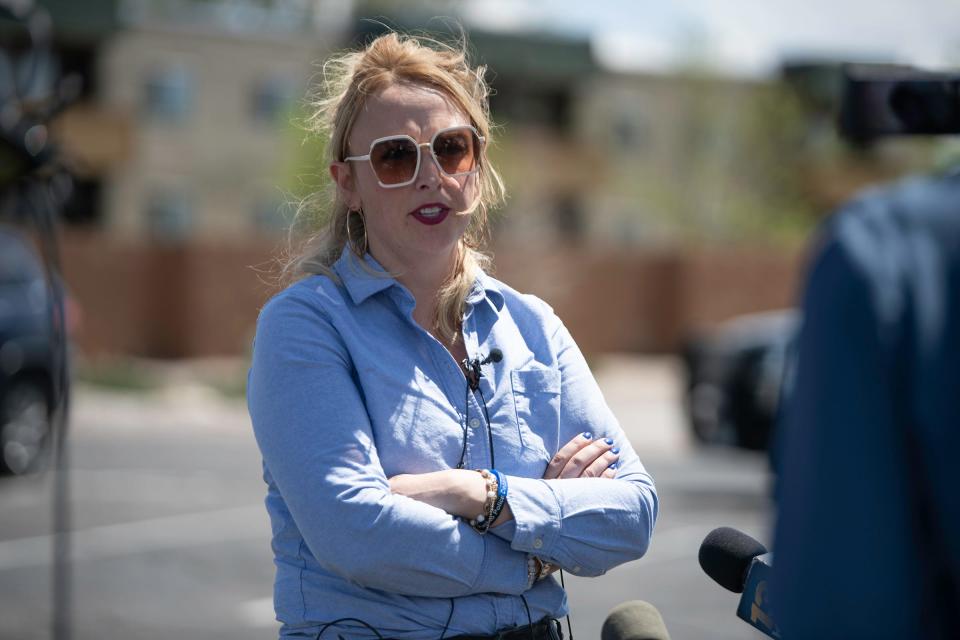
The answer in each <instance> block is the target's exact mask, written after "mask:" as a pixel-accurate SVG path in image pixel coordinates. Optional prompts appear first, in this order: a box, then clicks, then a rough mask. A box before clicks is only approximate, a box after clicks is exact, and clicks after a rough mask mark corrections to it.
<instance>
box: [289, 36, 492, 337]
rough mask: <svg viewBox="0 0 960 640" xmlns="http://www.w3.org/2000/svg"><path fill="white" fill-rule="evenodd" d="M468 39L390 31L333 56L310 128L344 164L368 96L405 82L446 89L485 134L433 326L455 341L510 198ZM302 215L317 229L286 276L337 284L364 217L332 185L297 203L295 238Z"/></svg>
mask: <svg viewBox="0 0 960 640" xmlns="http://www.w3.org/2000/svg"><path fill="white" fill-rule="evenodd" d="M465 44H466V43H465V39H461V41H460V42H459V43H458V45H457V46H452V45H448V44H444V43H441V42H438V41H437V40H433V39H429V38H420V37H413V36H407V35H399V34H397V33H388V34H386V35H383V36H380V37H378V38H377V39H375V40H374V41H373V42H371V43H370V44H369V45H368V46H366V47H365V48H364V49H362V50H360V51H352V52H348V53H345V54H342V55H338V56H335V57H333V58H331V59H329V60H328V61H327V62H326V63H325V64H324V65H323V73H322V78H321V83H320V85H319V87H318V89H317V92H316V93H315V94H314V95H313V96H312V97H311V99H310V115H309V117H308V118H307V128H308V130H309V131H310V132H311V133H313V134H316V135H319V136H323V138H325V139H326V140H327V147H326V158H325V160H326V161H327V163H331V162H336V161H343V159H344V158H345V157H346V156H347V155H348V152H347V142H348V140H349V138H350V133H351V131H352V129H353V125H354V123H355V122H356V119H357V116H358V115H359V113H360V112H361V111H362V109H363V107H364V105H365V103H366V101H367V100H368V99H369V98H370V96H374V95H377V94H378V93H379V92H381V91H383V90H384V89H386V88H387V87H389V86H391V85H394V84H397V83H401V82H402V83H410V84H420V85H424V86H429V87H431V88H435V89H438V90H440V91H442V92H443V93H444V94H446V95H447V96H448V97H449V98H450V99H451V100H452V101H453V102H454V103H455V104H456V105H457V106H458V107H459V108H460V109H462V110H463V112H464V113H466V114H467V115H468V116H469V117H470V123H471V124H472V125H473V126H474V127H475V128H476V129H477V131H478V132H479V133H480V135H481V136H484V137H485V138H486V140H487V144H486V145H485V146H484V151H483V156H482V158H481V162H480V170H479V173H478V174H477V178H476V179H477V181H478V187H479V189H478V201H477V205H476V207H475V209H474V211H473V214H472V215H471V220H470V224H469V226H468V227H467V230H466V232H465V233H464V235H463V237H462V238H461V239H460V242H459V246H458V251H457V255H458V259H457V264H456V267H455V268H454V271H453V273H452V274H451V275H450V277H449V278H448V279H447V281H446V282H445V283H444V285H443V286H442V287H441V289H440V291H439V292H438V294H437V313H436V317H435V321H434V323H433V324H434V326H433V327H432V329H433V331H434V332H435V334H436V335H437V337H439V338H441V339H443V340H445V341H449V342H450V343H453V342H455V341H456V340H457V338H458V336H459V332H460V326H459V325H460V318H461V317H462V316H463V307H464V304H465V301H466V298H467V295H468V294H469V292H470V289H471V287H472V286H473V283H474V281H475V280H476V277H477V275H478V273H479V272H480V270H481V269H483V268H485V267H487V266H488V265H489V262H490V259H489V257H488V256H487V255H486V254H485V253H483V249H484V247H485V245H486V241H487V236H488V216H489V212H490V210H491V208H493V207H494V206H496V205H498V204H500V203H502V202H503V199H504V195H505V193H504V187H503V182H502V180H501V179H500V176H499V175H498V174H497V172H496V171H495V170H494V168H493V167H492V166H491V165H490V162H489V160H488V158H487V155H486V147H489V145H490V140H491V135H490V134H491V131H490V129H491V123H490V109H489V94H490V88H489V86H488V85H487V83H486V81H485V80H484V77H483V76H484V73H485V71H486V68H485V67H483V66H477V67H471V66H470V64H469V61H468V60H467V55H466V50H465V49H466V46H465ZM304 219H307V222H308V224H309V223H311V222H312V223H313V225H314V229H313V232H312V233H310V234H309V235H308V237H307V238H306V239H305V240H303V241H301V243H300V247H299V249H298V250H293V249H291V250H290V252H289V256H288V258H287V259H286V260H285V261H284V264H283V267H282V273H281V277H282V279H283V280H285V281H290V280H293V279H297V278H302V277H305V276H308V275H312V274H323V275H326V276H328V277H330V278H333V279H334V280H335V281H337V280H338V279H337V277H336V274H335V273H334V272H333V270H332V266H333V264H334V263H335V262H336V261H337V260H338V259H339V258H340V254H341V253H342V251H343V248H344V247H345V246H349V247H350V249H351V250H352V251H353V252H354V253H355V254H356V255H357V256H359V257H363V255H364V254H365V253H366V250H367V247H366V233H365V229H364V220H363V215H362V214H361V213H359V212H357V211H350V210H349V209H348V207H347V205H346V203H345V202H343V201H342V200H341V199H340V198H339V196H338V194H337V191H336V188H335V185H334V184H330V185H329V186H328V188H327V191H326V192H322V191H321V192H317V193H314V194H312V195H311V196H308V197H307V198H306V199H305V200H304V201H303V202H302V203H301V204H300V206H299V207H298V211H297V215H296V218H295V220H294V225H293V226H292V227H291V239H292V238H293V237H294V235H295V233H296V232H295V229H296V228H297V226H298V225H299V224H300V223H302V222H304ZM292 246H293V244H292V243H291V247H292Z"/></svg>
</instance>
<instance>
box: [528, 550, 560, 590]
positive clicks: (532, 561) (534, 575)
mask: <svg viewBox="0 0 960 640" xmlns="http://www.w3.org/2000/svg"><path fill="white" fill-rule="evenodd" d="M559 568H560V567H558V566H557V565H555V564H553V563H551V562H547V561H546V560H541V559H540V558H539V557H537V556H532V555H531V556H527V588H530V587H532V586H533V585H534V584H535V583H537V582H539V581H541V580H543V579H544V578H546V577H547V576H549V575H550V574H551V573H553V572H554V571H556V570H557V569H559Z"/></svg>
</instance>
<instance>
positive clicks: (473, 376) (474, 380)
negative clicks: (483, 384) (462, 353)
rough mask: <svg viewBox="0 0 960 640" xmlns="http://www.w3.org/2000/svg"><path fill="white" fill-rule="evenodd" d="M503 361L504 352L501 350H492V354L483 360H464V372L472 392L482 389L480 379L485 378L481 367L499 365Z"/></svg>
mask: <svg viewBox="0 0 960 640" xmlns="http://www.w3.org/2000/svg"><path fill="white" fill-rule="evenodd" d="M501 360H503V352H502V351H500V349H491V350H490V353H489V354H488V355H487V357H486V358H484V359H483V360H481V359H480V358H474V359H473V360H471V359H470V358H464V359H463V362H462V363H461V364H463V371H464V374H465V375H466V377H467V385H469V387H470V390H471V391H476V390H477V389H479V388H480V378H482V377H483V371H481V369H480V368H481V367H482V366H483V365H485V364H490V363H491V362H493V363H497V362H500V361H501Z"/></svg>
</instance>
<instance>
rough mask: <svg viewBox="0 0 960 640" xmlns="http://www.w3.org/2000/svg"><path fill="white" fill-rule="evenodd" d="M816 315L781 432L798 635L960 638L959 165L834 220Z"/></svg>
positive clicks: (782, 491) (780, 613)
mask: <svg viewBox="0 0 960 640" xmlns="http://www.w3.org/2000/svg"><path fill="white" fill-rule="evenodd" d="M803 317H804V320H803V327H802V330H801V333H800V337H799V342H798V345H797V357H798V360H797V365H796V366H797V369H796V372H795V374H796V378H795V386H794V388H793V391H792V393H790V394H789V395H788V397H787V401H786V405H785V408H784V410H783V416H782V422H781V425H780V427H781V431H780V434H779V437H780V442H779V455H780V456H781V462H780V482H779V495H778V506H779V515H778V519H777V525H776V533H775V547H774V550H775V562H774V574H775V575H774V580H773V585H772V604H773V607H774V612H775V617H776V621H777V623H778V625H779V626H780V628H781V631H782V632H783V637H784V638H786V639H788V640H789V639H792V638H845V639H847V638H849V639H856V638H872V639H876V638H924V639H936V638H956V637H960V625H958V624H957V622H956V616H957V613H958V612H960V597H958V585H960V167H957V168H956V169H954V170H953V171H951V172H948V173H947V174H946V175H941V176H935V177H922V178H911V179H908V180H905V181H903V182H902V183H900V184H897V185H895V186H892V187H885V188H880V189H875V190H873V191H870V192H868V193H866V194H864V195H862V196H861V197H859V198H857V199H856V200H855V201H853V202H851V203H850V204H848V205H846V206H845V207H843V209H842V210H841V211H840V212H839V213H838V214H836V215H835V216H833V217H832V219H830V220H829V221H828V222H827V224H826V227H825V229H824V230H823V233H822V237H821V238H820V240H819V245H818V248H817V249H816V251H815V252H814V258H813V261H812V266H811V268H810V273H809V278H808V282H807V287H806V294H805V297H804V299H803Z"/></svg>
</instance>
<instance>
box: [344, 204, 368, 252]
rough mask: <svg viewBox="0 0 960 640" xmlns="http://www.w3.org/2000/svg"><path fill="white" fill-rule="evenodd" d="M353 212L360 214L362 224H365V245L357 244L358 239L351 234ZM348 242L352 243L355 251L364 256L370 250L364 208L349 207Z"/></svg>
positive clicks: (351, 245)
mask: <svg viewBox="0 0 960 640" xmlns="http://www.w3.org/2000/svg"><path fill="white" fill-rule="evenodd" d="M353 214H357V215H358V216H360V224H362V225H363V245H362V246H361V245H359V244H357V242H356V240H354V239H353V236H352V235H351V234H350V217H351V216H352V215H353ZM347 242H349V243H350V247H351V248H352V249H353V250H354V252H355V253H356V254H357V255H359V256H361V257H363V256H364V255H365V254H366V253H367V251H368V250H369V248H370V247H369V244H368V242H367V221H366V219H365V218H364V217H363V209H349V210H348V211H347Z"/></svg>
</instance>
